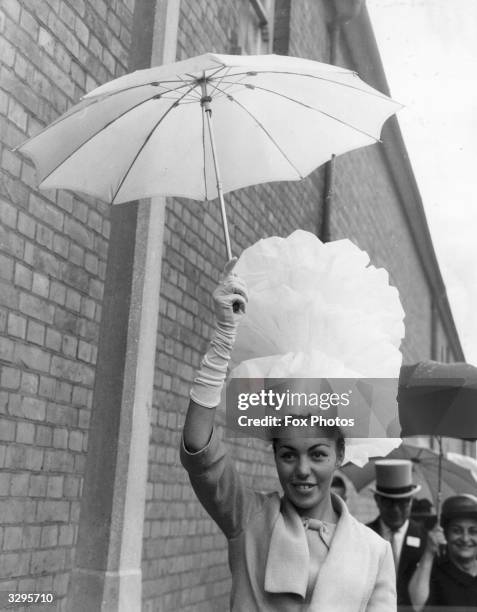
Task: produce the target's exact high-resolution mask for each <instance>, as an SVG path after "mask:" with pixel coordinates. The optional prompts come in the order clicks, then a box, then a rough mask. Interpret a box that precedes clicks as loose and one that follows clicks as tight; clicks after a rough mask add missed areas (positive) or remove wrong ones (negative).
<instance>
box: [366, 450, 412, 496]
mask: <svg viewBox="0 0 477 612" xmlns="http://www.w3.org/2000/svg"><path fill="white" fill-rule="evenodd" d="M374 465H375V468H376V487H375V488H374V489H373V491H374V492H375V493H377V494H378V495H381V497H389V498H391V499H404V498H406V497H412V496H413V495H415V494H416V493H417V492H418V491H420V490H421V485H416V484H414V483H413V482H412V463H411V462H410V461H407V460H406V459H383V460H382V461H376V463H375V464H374Z"/></svg>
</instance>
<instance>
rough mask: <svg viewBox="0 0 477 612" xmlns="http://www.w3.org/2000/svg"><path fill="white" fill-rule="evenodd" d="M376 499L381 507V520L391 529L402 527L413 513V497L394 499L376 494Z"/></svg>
mask: <svg viewBox="0 0 477 612" xmlns="http://www.w3.org/2000/svg"><path fill="white" fill-rule="evenodd" d="M374 499H375V500H376V504H377V506H378V508H379V514H380V516H381V520H382V521H383V523H384V524H385V525H386V526H387V527H389V529H391V531H396V530H397V529H400V528H401V527H402V526H403V525H404V523H405V522H406V521H407V519H408V518H409V517H410V515H411V501H412V498H411V497H404V498H402V499H392V498H391V497H383V496H382V495H375V496H374Z"/></svg>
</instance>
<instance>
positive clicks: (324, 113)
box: [251, 84, 382, 142]
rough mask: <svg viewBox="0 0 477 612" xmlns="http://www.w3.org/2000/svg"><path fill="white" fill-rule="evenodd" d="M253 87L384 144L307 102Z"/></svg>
mask: <svg viewBox="0 0 477 612" xmlns="http://www.w3.org/2000/svg"><path fill="white" fill-rule="evenodd" d="M251 87H253V89H259V90H260V91H266V92H267V93H270V94H273V95H274V96H278V97H279V98H283V99H284V100H288V101H290V102H293V103H294V104H298V105H299V106H303V107H304V108H308V109H310V110H312V111H315V112H317V113H320V114H321V115H324V116H325V117H328V119H332V120H333V121H336V122H338V123H341V125H345V126H346V127H349V128H350V129H352V130H354V131H355V132H359V133H360V134H363V135H364V136H368V138H372V139H373V140H374V141H375V142H382V141H381V139H380V138H376V136H373V135H372V134H368V132H365V131H364V130H360V129H359V128H357V127H355V126H354V125H351V124H350V123H348V122H347V121H343V120H342V119H338V117H334V116H333V115H330V114H329V113H326V112H325V111H323V110H320V109H319V108H315V107H314V106H310V105H309V104H305V102H301V101H300V100H296V99H295V98H290V96H286V95H284V94H281V93H279V92H278V91H273V89H267V88H266V87H260V86H259V85H253V84H251Z"/></svg>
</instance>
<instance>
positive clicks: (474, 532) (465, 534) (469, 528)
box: [445, 518, 477, 563]
mask: <svg viewBox="0 0 477 612" xmlns="http://www.w3.org/2000/svg"><path fill="white" fill-rule="evenodd" d="M445 536H446V540H447V549H448V551H449V556H450V558H451V559H455V560H456V561H457V562H458V563H465V562H468V561H472V559H476V558H477V520H475V519H471V518H455V519H453V520H451V521H450V522H449V524H448V525H447V527H446V529H445Z"/></svg>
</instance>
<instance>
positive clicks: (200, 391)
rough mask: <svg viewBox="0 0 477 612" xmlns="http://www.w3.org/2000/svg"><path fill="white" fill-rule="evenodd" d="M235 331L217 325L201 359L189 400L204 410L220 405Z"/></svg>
mask: <svg viewBox="0 0 477 612" xmlns="http://www.w3.org/2000/svg"><path fill="white" fill-rule="evenodd" d="M236 331H237V326H236V325H227V324H224V323H217V325H216V328H215V333H214V336H213V338H212V340H211V342H210V344H209V348H208V350H207V352H206V353H205V355H204V357H203V358H202V361H201V364H200V368H199V370H198V371H197V374H196V377H195V378H194V383H193V385H192V389H191V391H190V398H191V399H192V400H193V401H194V402H195V403H196V404H199V405H200V406H203V407H204V408H211V409H214V408H217V406H218V405H219V404H220V396H221V394H222V387H223V386H224V382H225V378H226V376H227V368H228V365H229V360H230V354H231V352H232V348H233V345H234V341H235V335H236Z"/></svg>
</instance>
